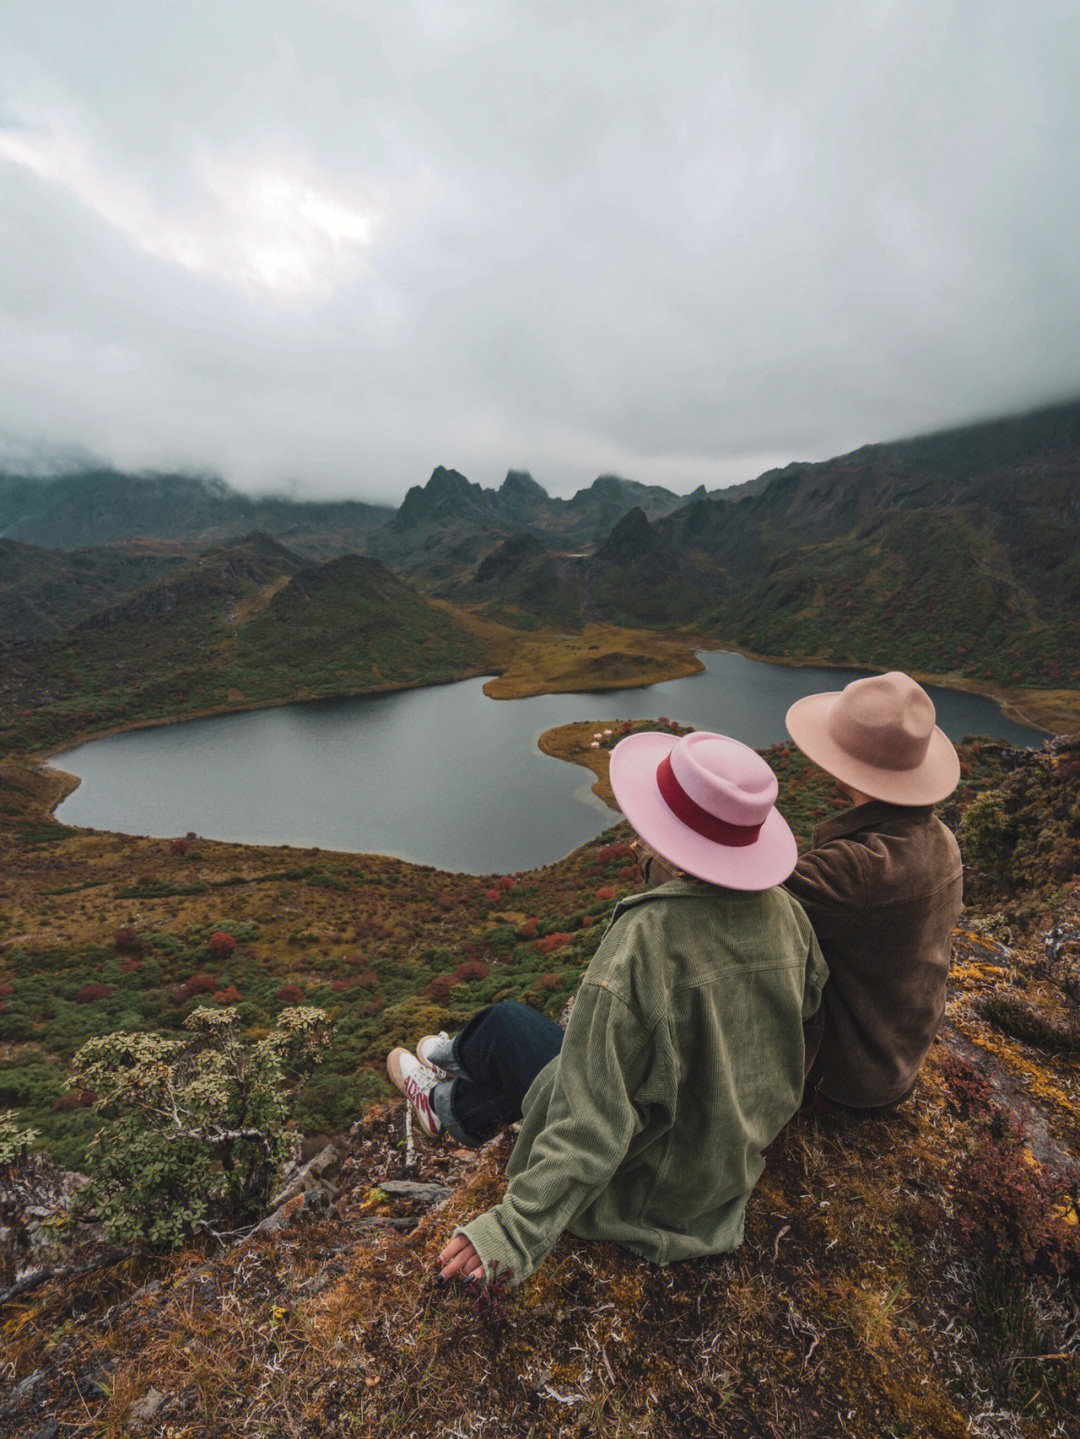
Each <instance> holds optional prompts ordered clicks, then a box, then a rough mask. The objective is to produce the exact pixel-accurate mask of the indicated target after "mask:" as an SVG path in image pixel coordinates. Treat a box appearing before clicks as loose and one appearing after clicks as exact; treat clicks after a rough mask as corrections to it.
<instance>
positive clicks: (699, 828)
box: [656, 755, 761, 847]
mask: <svg viewBox="0 0 1080 1439" xmlns="http://www.w3.org/2000/svg"><path fill="white" fill-rule="evenodd" d="M656 783H657V785H658V786H659V787H660V793H661V795H662V796H663V800H664V803H665V804H666V805H667V807H668V809H669V810H671V812H672V814H673V815H674V816H675V818H676V819H681V820H682V822H683V824H685V825H686V826H687V827H688V828H689V829H692V830H693V831H694V833H695V834H700V835H701V837H702V838H703V839H711V840H713V841H714V843H716V844H726V845H729V846H732V847H735V846H742V845H747V844H753V843H754V841H755V840H756V839H757V837H758V835H759V834H760V833H761V825H759V824H728V822H727V820H723V819H717V818H716V816H715V815H714V814H710V813H709V811H708V810H707V809H702V808H701V806H700V805H699V804H696V803H695V802H694V800H692V799H691V798H690V796H689V795H688V794H687V793H686V791H685V790H684V789H683V787H682V785H681V784H680V783H679V781H678V780H677V779H676V778H675V772H674V770H673V769H672V768H671V760H670V759H669V757H668V756H667V755H665V756H664V758H663V759H662V760H661V761H660V763H659V765H658V766H657V769H656Z"/></svg>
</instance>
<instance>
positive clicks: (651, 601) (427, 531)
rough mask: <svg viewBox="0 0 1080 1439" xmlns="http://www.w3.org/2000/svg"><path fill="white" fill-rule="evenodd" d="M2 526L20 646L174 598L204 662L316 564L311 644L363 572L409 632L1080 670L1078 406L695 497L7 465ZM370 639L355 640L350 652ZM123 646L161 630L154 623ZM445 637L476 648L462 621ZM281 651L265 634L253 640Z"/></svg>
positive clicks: (1054, 683) (1061, 675)
mask: <svg viewBox="0 0 1080 1439" xmlns="http://www.w3.org/2000/svg"><path fill="white" fill-rule="evenodd" d="M0 535H2V536H3V538H2V539H0V557H2V559H3V577H2V579H0V641H2V642H5V643H6V644H7V645H9V646H10V645H12V644H14V645H19V646H25V645H27V644H31V645H33V644H36V643H38V642H43V641H45V640H49V642H50V643H51V644H52V645H53V646H54V648H55V646H56V645H57V644H59V645H60V646H61V647H62V648H64V649H65V650H66V649H69V648H70V647H71V646H72V645H75V646H76V647H78V645H80V644H82V645H85V644H86V643H87V640H88V634H89V631H88V630H87V623H88V622H89V621H90V620H91V619H94V629H95V632H100V631H101V627H102V626H103V625H104V626H108V625H112V624H114V623H119V622H120V621H121V620H122V622H123V625H124V627H125V633H127V632H128V630H129V629H130V627H131V626H132V625H134V626H136V628H137V627H138V625H139V624H140V623H141V624H145V625H148V626H150V631H153V629H154V627H155V626H157V625H159V624H160V623H161V622H162V617H163V616H165V615H171V614H176V615H180V616H182V617H183V621H184V623H183V626H182V628H183V629H184V632H185V633H186V634H187V635H188V638H189V640H190V644H191V646H192V648H191V652H190V653H187V652H185V655H184V657H183V659H182V660H181V659H180V658H179V657H178V656H177V655H176V653H175V650H176V636H175V635H171V636H170V638H169V643H168V644H167V645H165V647H164V650H163V651H162V653H164V652H165V651H168V652H169V653H173V654H174V658H176V659H177V663H180V664H181V666H182V667H183V668H185V669H187V668H189V667H194V666H197V656H198V653H199V652H200V650H203V649H206V648H207V647H208V646H209V645H210V639H211V633H213V634H217V633H218V630H219V629H220V627H221V626H225V629H226V631H227V632H228V633H229V635H231V636H232V638H231V639H230V641H229V645H231V646H232V648H233V649H235V648H236V644H237V639H236V636H237V634H238V633H241V632H243V631H244V629H245V626H247V625H249V624H253V623H256V617H259V618H258V619H257V624H258V625H259V626H262V625H264V624H265V623H266V622H267V621H266V620H265V618H264V617H263V616H264V615H265V614H273V613H278V612H281V607H282V606H283V605H285V601H286V597H288V596H290V595H292V596H293V600H292V601H290V606H291V608H292V609H296V605H297V604H298V603H299V601H298V599H297V596H298V595H299V590H297V589H296V585H297V584H298V583H299V580H298V578H297V577H298V576H299V575H300V572H301V571H303V572H305V573H307V574H308V576H309V578H308V579H307V580H306V581H305V584H304V586H303V589H304V593H305V595H306V599H305V600H304V603H303V605H302V606H301V608H302V610H303V613H304V622H303V630H304V633H305V636H306V639H305V644H306V645H307V646H309V647H311V648H314V649H315V650H317V649H318V648H319V643H320V640H319V636H320V634H322V635H324V636H329V635H330V634H337V635H338V637H339V642H340V643H341V644H345V638H344V632H343V631H342V627H341V624H340V622H339V615H338V613H337V611H338V610H340V609H341V607H342V606H344V608H345V610H346V611H348V610H349V609H350V606H353V598H349V596H351V595H352V590H354V589H355V590H356V591H357V593H359V591H361V590H363V591H365V592H369V599H368V600H367V601H365V602H364V603H365V605H367V606H368V608H369V609H370V605H371V603H374V601H373V600H371V598H370V595H371V594H373V593H374V592H375V591H377V592H378V595H379V599H378V602H377V604H376V609H377V610H378V612H379V613H380V614H382V615H383V616H384V617H385V616H388V615H390V614H391V613H392V612H393V610H394V608H395V606H397V607H399V608H402V607H404V608H410V607H411V608H413V609H415V612H416V615H418V616H419V615H423V616H426V618H424V619H422V620H418V624H419V628H418V629H415V628H414V630H413V631H411V633H413V636H414V642H416V643H419V642H420V641H419V638H418V636H420V635H421V634H426V633H427V632H428V631H429V630H430V628H431V625H432V624H433V623H434V621H433V619H432V616H433V615H434V614H435V611H432V610H431V609H430V605H429V604H428V601H429V600H430V599H437V600H439V601H442V602H444V603H446V602H449V604H450V605H451V606H452V607H463V613H464V612H465V611H468V612H470V613H472V614H473V615H474V616H475V617H476V618H477V619H479V620H482V621H485V622H495V623H497V624H499V625H502V626H508V627H509V628H510V629H512V630H522V629H535V628H536V627H537V626H544V627H554V628H555V629H558V630H561V631H564V632H565V631H571V632H574V631H579V630H580V629H581V628H582V626H583V625H585V624H588V623H590V622H606V623H614V624H619V625H624V626H630V627H636V628H639V629H643V630H667V629H671V628H672V627H676V628H682V629H684V630H686V631H687V632H688V633H689V632H692V633H693V634H695V635H697V636H698V637H700V639H701V641H702V642H703V643H731V644H736V645H738V646H740V647H742V648H745V649H748V650H750V651H752V652H755V653H760V654H767V655H776V656H782V657H789V658H791V657H804V658H815V659H819V660H824V661H828V662H833V663H837V664H858V665H867V666H877V667H884V668H888V667H891V666H894V665H904V666H907V667H908V668H912V669H916V670H919V671H920V672H922V673H926V674H931V675H936V676H942V677H948V676H967V677H969V678H972V679H975V680H978V681H982V682H991V683H994V684H996V685H998V686H1015V685H1026V686H1042V687H1046V688H1051V689H1057V688H1062V687H1067V686H1069V685H1076V684H1080V618H1078V616H1080V401H1073V402H1070V403H1068V404H1062V405H1056V406H1053V407H1050V408H1047V409H1044V410H1040V411H1037V412H1035V413H1033V414H1029V415H1022V416H1016V417H1013V418H1008V419H1003V420H998V421H994V422H992V423H988V424H984V425H977V426H969V427H965V428H964V429H960V430H949V431H945V432H942V433H940V434H936V435H929V436H922V437H918V438H915V439H911V440H905V441H899V442H895V443H890V444H881V445H871V446H866V447H864V448H862V449H860V450H856V451H854V452H852V453H851V454H848V455H844V456H840V457H838V458H836V459H834V460H829V461H825V462H822V463H815V464H801V463H796V464H791V465H788V466H786V467H784V468H782V469H779V470H774V471H769V472H767V473H766V474H763V475H762V476H760V477H759V478H758V479H757V480H755V481H753V482H752V483H750V484H749V485H745V486H742V487H739V488H736V489H729V490H722V491H714V492H711V493H710V492H706V491H705V489H704V488H701V489H699V490H698V491H696V492H695V493H694V494H692V495H690V496H680V495H676V494H674V493H672V492H671V491H669V490H666V489H663V488H661V487H657V486H645V485H642V484H638V483H636V482H634V481H632V480H628V479H623V478H619V477H616V476H600V477H599V478H597V479H596V480H595V481H594V482H593V483H592V484H591V485H590V486H588V487H587V488H586V489H583V490H580V491H579V492H578V493H577V494H575V495H574V496H573V497H572V498H571V499H569V500H562V499H553V498H552V497H551V496H549V495H548V494H547V492H546V491H545V490H544V488H543V487H542V486H541V485H539V484H538V483H537V482H536V481H535V480H534V479H533V478H532V477H531V476H530V475H528V474H527V473H524V472H521V471H511V472H510V473H509V474H508V475H507V476H506V479H505V480H504V481H503V483H502V485H501V486H500V487H499V488H498V489H485V488H484V487H482V486H480V485H477V484H474V483H472V482H470V481H469V480H468V479H467V477H466V476H465V475H463V474H461V473H459V472H458V471H456V470H453V469H450V468H446V467H443V466H439V467H437V468H436V469H435V470H434V471H433V472H432V474H431V476H430V478H429V479H428V481H427V483H426V484H424V485H422V486H421V485H417V486H414V487H413V488H412V489H410V490H409V491H408V493H407V494H406V495H405V496H404V498H403V500H402V502H401V504H400V506H399V507H398V508H397V509H396V510H393V509H390V508H388V507H380V506H375V505H368V504H364V503H362V502H359V501H339V502H325V503H316V502H308V501H295V500H289V499H280V498H279V499H252V498H250V497H247V496H244V495H241V494H239V493H237V492H235V491H233V490H231V489H230V488H229V487H228V486H227V485H225V484H224V483H223V482H221V481H220V480H215V479H206V478H200V477H193V476H185V475H143V476H133V475H123V474H119V473H117V472H114V471H84V472H80V473H76V474H71V475H65V476H59V477H56V478H53V479H50V480H41V479H37V478H33V477H28V476H15V475H6V476H2V477H0ZM245 537H247V538H245ZM237 546H239V548H237ZM204 552H205V553H204ZM346 555H354V556H355V555H365V556H367V557H368V562H367V566H366V568H356V567H354V568H352V569H349V568H348V567H346V568H345V569H342V568H341V567H340V566H335V569H334V571H333V574H332V577H331V578H329V579H328V580H327V582H325V583H324V582H323V581H321V580H320V581H318V582H316V581H315V580H314V578H313V576H314V575H315V574H316V573H317V571H318V570H319V568H320V566H325V565H326V564H327V563H329V562H331V561H338V560H340V559H341V558H342V557H343V556H346ZM384 567H386V568H384ZM391 571H395V572H397V578H396V579H394V581H393V584H391V583H390V581H391V578H392V576H391V573H390V572H391ZM380 575H381V576H385V579H378V578H377V577H378V576H380ZM406 581H407V582H408V583H407V584H406V583H405V582H406ZM372 585H374V586H375V591H372V588H371V587H372ZM406 592H408V593H409V594H410V595H412V596H413V599H412V600H410V601H409V602H408V604H406V601H405V600H404V598H403V596H404V594H405V593H406ZM417 605H418V606H419V609H416V606H417ZM197 615H198V616H201V617H202V618H201V619H200V620H199V621H198V622H197V623H196V620H195V617H196V616H197ZM95 617H96V619H95ZM201 627H208V628H207V629H206V632H205V633H203V631H202V628H201ZM238 627H239V628H238ZM436 628H437V629H439V630H440V633H442V632H443V631H444V629H445V627H444V626H443V625H442V622H441V621H440V624H439V625H437V626H436ZM252 633H254V632H252ZM444 637H445V636H444ZM219 639H220V636H219ZM357 639H358V636H353V639H352V640H350V641H349V642H348V643H347V644H345V648H346V649H347V650H348V652H349V653H350V654H352V655H354V657H355V655H356V654H357V653H358V649H357V643H356V641H357ZM129 642H130V643H131V644H132V645H134V646H136V648H144V649H145V647H146V645H147V644H148V643H150V642H151V633H150V632H149V631H148V633H147V634H146V635H144V637H143V640H142V641H139V640H138V639H137V637H136V635H135V634H134V632H132V633H131V634H130V636H129ZM460 646H464V649H460ZM241 648H243V647H242V646H241ZM451 648H455V649H459V650H460V653H461V654H464V653H465V652H466V651H468V654H469V657H470V658H469V664H470V666H475V664H477V663H479V662H480V661H479V651H477V650H476V649H475V646H470V644H468V643H466V641H465V639H464V637H463V632H461V631H459V630H455V632H454V640H453V645H452V646H451ZM280 649H281V646H280V645H279V644H278V642H277V641H276V640H275V641H273V643H270V642H269V641H268V640H265V639H261V640H260V641H259V642H258V643H257V644H255V645H254V646H253V647H252V648H251V649H250V657H251V661H252V663H253V664H254V665H255V667H256V668H258V667H259V665H261V664H263V663H264V662H266V661H267V657H268V655H269V654H270V653H271V651H273V652H274V653H275V654H276V653H277V652H278V651H279V650H280ZM285 649H286V650H287V649H288V646H286V647H285ZM230 653H231V650H230ZM38 658H39V660H40V661H41V666H43V667H44V669H45V670H48V668H49V666H48V665H45V664H44V660H43V657H42V656H39V657H38ZM280 658H281V660H282V662H284V660H285V658H286V655H285V651H282V652H281V656H280ZM275 663H276V661H275ZM66 664H67V661H65V667H66ZM41 666H39V668H40V667H41ZM302 667H303V668H308V667H310V659H309V658H305V660H304V664H303V666H302ZM443 668H445V667H444V666H442V662H441V661H440V672H442V669H443ZM391 669H392V670H393V666H391ZM364 673H368V670H367V668H365V669H364ZM380 673H381V672H380ZM394 673H396V670H395V671H394ZM248 678H249V679H250V675H249V676H248ZM391 678H392V676H391V674H390V672H387V674H386V675H384V676H383V677H382V681H381V682H390V680H391ZM229 688H230V686H229V685H226V686H225V688H224V689H223V690H222V691H221V694H222V695H224V694H225V693H226V692H227V690H228V689H229ZM231 688H234V689H238V688H241V687H239V686H236V685H233V686H231Z"/></svg>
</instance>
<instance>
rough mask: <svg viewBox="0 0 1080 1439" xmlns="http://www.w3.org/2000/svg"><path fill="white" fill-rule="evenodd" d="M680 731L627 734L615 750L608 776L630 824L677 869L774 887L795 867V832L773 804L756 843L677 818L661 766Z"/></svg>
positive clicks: (735, 885)
mask: <svg viewBox="0 0 1080 1439" xmlns="http://www.w3.org/2000/svg"><path fill="white" fill-rule="evenodd" d="M676 740H677V736H675V735H669V734H656V733H653V732H651V731H646V732H643V733H641V734H635V735H628V736H627V737H626V739H624V740H620V741H619V743H618V744H617V745H616V746H615V748H614V749H613V750H612V752H611V764H610V767H609V770H608V778H609V779H610V781H611V788H612V791H613V792H614V795H615V798H616V800H617V801H618V805H619V808H620V809H621V810H622V812H623V814H624V815H625V817H626V820H627V822H628V823H629V825H630V827H631V828H632V829H633V830H634V831H635V832H636V833H637V834H639V835H640V836H641V838H642V839H643V840H644V841H645V843H646V844H647V845H648V846H649V848H650V849H653V850H655V851H656V853H657V854H658V855H659V856H660V858H661V859H666V860H667V861H668V863H669V864H673V865H674V866H675V868H676V869H681V870H683V871H684V873H686V874H690V875H693V876H694V878H695V879H703V880H705V881H706V883H708V884H719V885H723V886H724V887H725V888H727V889H743V890H760V889H771V888H772V886H773V885H774V884H781V883H782V882H783V881H784V880H785V879H787V877H788V875H789V874H790V873H791V871H792V870H793V869H794V868H795V862H796V860H797V859H798V857H799V851H798V846H797V845H796V843H795V836H794V835H793V834H792V833H791V830H790V828H789V827H788V823H787V821H786V820H785V819H784V817H783V815H781V814H780V812H779V811H778V810H777V809H776V808H775V807H774V808H773V809H771V810H770V811H769V816H768V818H767V819H766V821H765V823H764V824H763V825H762V826H761V830H760V832H759V834H758V837H757V839H756V840H755V841H754V843H753V844H747V845H725V844H719V843H717V841H716V840H711V839H706V838H705V837H704V836H703V835H700V834H698V833H697V832H696V830H692V829H691V828H690V827H689V825H686V824H684V823H683V822H682V820H681V819H679V818H677V816H676V815H674V814H673V813H672V812H671V810H670V809H668V807H667V804H666V803H665V802H664V797H663V795H661V793H660V786H659V785H658V784H657V781H656V769H657V766H658V765H659V764H660V761H661V760H662V759H664V758H665V757H666V756H667V755H669V754H670V753H671V751H672V749H673V748H674V746H675V743H676Z"/></svg>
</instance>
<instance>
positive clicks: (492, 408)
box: [0, 0, 1080, 501]
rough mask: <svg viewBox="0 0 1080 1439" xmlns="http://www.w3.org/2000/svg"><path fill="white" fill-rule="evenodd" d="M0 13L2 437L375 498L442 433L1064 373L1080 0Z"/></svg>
mask: <svg viewBox="0 0 1080 1439" xmlns="http://www.w3.org/2000/svg"><path fill="white" fill-rule="evenodd" d="M3 31H6V32H7V37H8V38H5V35H4V33H3ZM3 31H0V97H2V99H0V325H2V331H0V392H2V394H3V397H4V398H3V400H2V401H0V405H2V409H0V431H3V432H6V433H8V434H9V435H12V436H15V437H17V438H18V439H19V442H20V443H23V444H29V445H31V446H33V447H35V448H36V447H39V446H42V445H43V446H45V447H48V446H53V447H54V448H56V449H72V448H75V449H80V450H90V451H93V452H95V453H97V454H99V455H101V456H102V457H104V458H106V459H108V460H110V461H112V462H114V463H117V464H121V465H124V466H131V467H144V466H155V465H166V464H183V465H190V466H193V467H197V468H199V469H211V470H216V471H218V472H220V473H222V474H223V475H224V476H225V477H226V478H228V479H229V480H231V481H233V482H234V483H239V484H242V485H244V486H246V487H249V488H260V489H267V488H273V487H275V486H281V485H284V484H287V483H290V482H294V483H295V484H296V485H297V486H298V487H299V488H300V489H301V490H302V491H305V492H310V493H318V494H335V495H340V494H346V493H348V494H365V495H368V496H370V497H373V498H374V497H378V498H381V499H385V500H389V501H397V500H398V499H400V497H401V495H402V494H403V492H404V489H405V488H406V487H407V486H408V485H409V484H413V483H416V482H417V481H419V480H422V479H423V478H425V476H426V475H427V473H428V472H429V471H430V469H431V468H432V466H433V465H435V464H437V463H445V464H454V465H457V466H458V467H459V468H461V469H462V470H464V471H465V472H466V473H467V474H469V475H470V477H471V478H474V479H478V480H480V481H481V482H483V483H486V484H492V483H498V482H499V480H501V478H502V475H503V474H504V473H505V471H506V469H507V468H509V467H510V466H516V467H527V468H529V469H531V470H532V471H533V473H534V474H535V475H536V476H537V478H538V479H540V480H541V481H542V482H543V483H544V484H545V485H547V486H548V487H549V488H550V489H551V490H552V491H553V492H555V493H568V492H569V491H571V490H572V489H574V488H576V487H577V486H578V485H581V484H587V483H588V482H589V480H590V479H591V478H592V477H593V476H594V475H595V474H597V473H600V472H601V471H603V470H616V471H618V472H621V473H624V474H628V475H630V476H632V477H633V478H637V479H640V480H643V481H646V482H655V483H667V484H671V485H673V486H674V487H676V488H685V489H688V488H691V487H692V486H694V485H696V484H698V483H705V484H706V485H708V486H710V487H713V486H715V485H718V484H723V483H728V482H731V481H735V480H739V479H747V478H751V477H752V475H753V474H755V473H758V472H759V471H760V470H761V469H764V468H767V467H769V466H770V465H772V464H775V463H783V462H785V461H786V460H789V459H795V458H815V457H823V456H826V455H829V454H833V453H838V452H840V451H842V450H843V449H846V448H850V447H852V446H854V445H857V444H861V443H864V442H867V441H872V440H878V439H886V438H893V437H896V436H899V435H902V434H909V433H913V432H916V431H919V430H925V429H927V428H930V427H933V426H937V425H941V424H945V423H950V422H956V421H962V420H964V419H971V418H978V417H982V416H985V415H988V414H991V413H995V412H1001V411H1005V410H1010V409H1019V408H1023V407H1025V406H1028V405H1031V404H1034V403H1038V402H1040V401H1043V400H1049V399H1055V398H1059V397H1061V396H1063V395H1065V394H1069V393H1073V392H1077V391H1080V364H1078V361H1077V350H1076V343H1075V335H1076V333H1077V329H1078V322H1080V262H1078V259H1077V254H1076V249H1075V242H1074V237H1075V234H1076V231H1077V222H1078V221H1080V197H1078V192H1077V189H1076V186H1075V183H1074V178H1073V177H1074V175H1075V171H1076V166H1077V163H1078V161H1080V112H1078V109H1077V107H1076V106H1075V104H1074V101H1073V94H1074V84H1073V75H1072V57H1073V56H1075V54H1076V53H1077V46H1078V43H1080V17H1078V15H1077V13H1076V10H1075V6H1073V5H1071V4H1066V3H1063V0H1044V3H1042V4H1040V6H1038V7H1030V6H1027V5H1022V4H1020V3H987V4H986V5H983V6H980V7H967V6H959V5H941V4H932V3H929V0H868V3H867V4H865V5H863V6H860V7H858V9H857V10H853V9H852V7H851V6H850V5H846V4H841V3H839V0H832V3H822V4H820V5H815V6H805V5H799V4H796V3H794V0H790V3H778V4H775V5H772V6H768V7H747V6H745V5H736V4H734V3H719V0H716V3H691V4H687V5H684V6H678V7H676V6H669V5H664V4H661V3H659V0H637V3H631V4H626V5H621V6H618V7H611V6H602V5H598V4H597V5H592V4H584V5H583V4H581V3H580V0H579V3H575V4H570V3H563V0H545V3H540V0H533V3H528V0H513V3H511V0H471V3H457V0H408V3H404V4H402V5H399V6H394V7H389V6H385V5H381V4H375V3H352V0H309V3H306V4H299V3H285V0H265V3H264V4H262V5H260V6H259V7H247V6H242V5H235V6H221V5H211V4H208V3H204V0H188V3H184V4H179V3H173V0H163V3H161V4H160V5H154V6H145V5H138V4H135V3H134V0H101V3H99V4H97V5H95V6H92V7H90V6H86V5H83V4H81V3H77V0H67V3H61V0H35V3H33V4H30V3H24V0H13V3H12V4H11V5H9V6H8V7H7V11H6V19H5V21H4V26H3Z"/></svg>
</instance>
